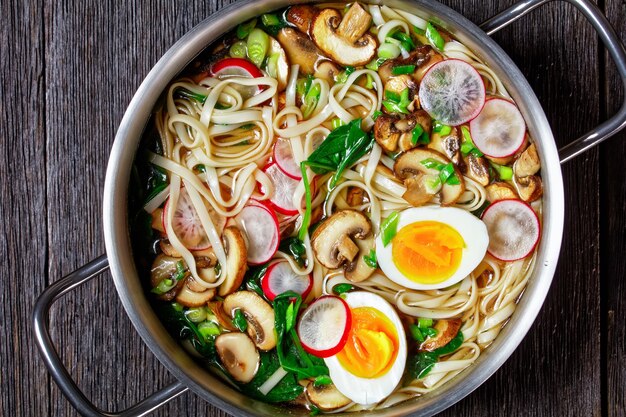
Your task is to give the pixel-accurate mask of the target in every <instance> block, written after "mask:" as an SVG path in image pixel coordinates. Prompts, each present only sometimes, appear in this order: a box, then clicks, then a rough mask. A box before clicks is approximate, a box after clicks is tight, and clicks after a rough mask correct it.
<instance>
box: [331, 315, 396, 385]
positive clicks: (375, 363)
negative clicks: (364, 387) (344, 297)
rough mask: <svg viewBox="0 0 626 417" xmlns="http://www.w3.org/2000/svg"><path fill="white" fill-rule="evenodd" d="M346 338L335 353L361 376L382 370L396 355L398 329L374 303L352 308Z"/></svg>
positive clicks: (369, 375) (350, 370)
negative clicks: (341, 347) (350, 322)
mask: <svg viewBox="0 0 626 417" xmlns="http://www.w3.org/2000/svg"><path fill="white" fill-rule="evenodd" d="M351 312H352V326H351V327H350V333H349V334H348V341H347V342H346V344H345V346H344V347H343V349H342V350H341V351H340V352H339V353H338V354H337V359H338V360H339V363H340V364H341V366H343V367H344V369H346V370H347V371H348V372H350V373H352V374H353V375H356V376H358V377H360V378H376V377H378V376H380V375H383V374H385V373H386V372H387V371H388V370H389V369H390V368H391V366H392V365H393V363H394V362H395V359H396V356H398V332H397V331H396V327H395V326H394V325H393V323H392V322H391V320H389V318H387V316H385V315H384V314H383V313H382V312H381V311H380V310H377V309H375V308H373V307H357V308H353V309H351Z"/></svg>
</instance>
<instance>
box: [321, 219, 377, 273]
mask: <svg viewBox="0 0 626 417" xmlns="http://www.w3.org/2000/svg"><path fill="white" fill-rule="evenodd" d="M371 231H372V225H371V224H370V221H369V219H368V218H367V217H366V216H365V215H364V214H363V213H361V212H358V211H356V210H350V209H346V210H340V211H338V212H336V213H334V214H333V215H332V216H330V217H329V218H328V219H326V220H324V222H323V223H322V224H321V225H320V226H319V227H318V228H317V229H315V232H314V233H313V236H312V238H311V244H312V246H313V250H314V251H315V257H316V258H317V260H318V261H319V262H320V263H321V264H322V265H324V266H325V267H326V268H330V269H335V268H339V266H340V265H341V264H343V263H344V262H346V260H348V258H347V257H346V256H345V253H342V251H341V248H340V245H345V244H347V241H346V238H354V239H364V238H366V237H367V236H369V234H370V233H371ZM348 240H350V239H348ZM353 245H354V243H353ZM357 253H358V247H357ZM352 259H354V256H352ZM352 259H350V260H352Z"/></svg>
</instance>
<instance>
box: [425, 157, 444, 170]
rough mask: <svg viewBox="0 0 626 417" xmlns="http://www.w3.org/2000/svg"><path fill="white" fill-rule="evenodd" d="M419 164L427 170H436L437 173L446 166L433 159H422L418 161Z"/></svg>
mask: <svg viewBox="0 0 626 417" xmlns="http://www.w3.org/2000/svg"><path fill="white" fill-rule="evenodd" d="M420 164H422V165H424V166H425V167H426V168H428V169H436V170H437V171H441V170H442V169H443V167H444V166H446V165H445V164H442V163H441V162H439V161H437V160H436V159H434V158H426V159H423V160H422V161H420Z"/></svg>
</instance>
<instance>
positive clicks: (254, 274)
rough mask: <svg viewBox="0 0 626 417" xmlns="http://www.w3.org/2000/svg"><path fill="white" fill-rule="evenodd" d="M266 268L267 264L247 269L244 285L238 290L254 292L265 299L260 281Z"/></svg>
mask: <svg viewBox="0 0 626 417" xmlns="http://www.w3.org/2000/svg"><path fill="white" fill-rule="evenodd" d="M218 265H219V264H218ZM268 266H269V262H268V263H265V264H262V265H258V266H253V267H252V268H250V269H248V272H246V275H245V277H244V280H243V282H244V283H243V285H242V286H241V288H240V289H241V290H246V289H247V290H250V291H254V292H255V293H257V294H259V295H260V296H261V297H263V298H265V294H264V293H263V288H261V279H262V278H263V277H264V276H265V273H266V272H267V267H268Z"/></svg>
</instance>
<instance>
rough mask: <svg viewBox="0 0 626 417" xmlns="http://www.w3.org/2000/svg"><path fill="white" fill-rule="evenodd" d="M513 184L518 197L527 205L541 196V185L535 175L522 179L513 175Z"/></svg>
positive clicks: (539, 179)
mask: <svg viewBox="0 0 626 417" xmlns="http://www.w3.org/2000/svg"><path fill="white" fill-rule="evenodd" d="M513 183H514V184H515V188H516V189H517V193H518V194H519V197H520V198H521V199H522V200H524V201H526V202H527V203H530V202H532V201H535V200H538V199H539V198H540V197H541V196H542V195H543V183H542V182H541V178H540V177H539V176H537V175H529V176H527V177H522V178H518V177H517V176H515V175H514V176H513Z"/></svg>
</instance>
